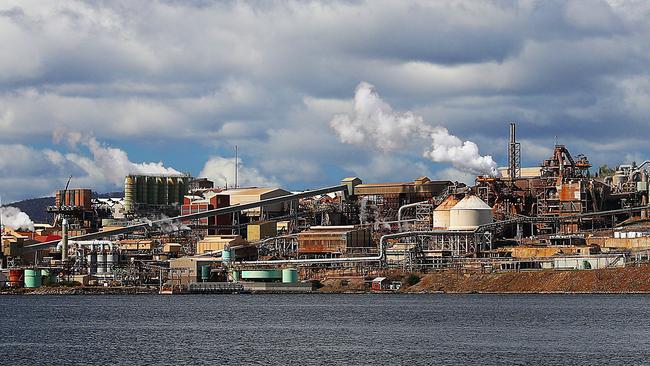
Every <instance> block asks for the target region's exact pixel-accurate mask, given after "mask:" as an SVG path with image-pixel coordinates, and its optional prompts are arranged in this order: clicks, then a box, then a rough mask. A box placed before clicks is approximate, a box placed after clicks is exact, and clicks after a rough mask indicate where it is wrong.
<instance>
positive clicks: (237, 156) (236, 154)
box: [235, 145, 239, 189]
mask: <svg viewBox="0 0 650 366" xmlns="http://www.w3.org/2000/svg"><path fill="white" fill-rule="evenodd" d="M238 170H239V149H238V148H237V145H235V189H237V183H238V182H237V173H238V172H237V171H238Z"/></svg>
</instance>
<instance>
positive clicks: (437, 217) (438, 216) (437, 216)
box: [433, 195, 458, 230]
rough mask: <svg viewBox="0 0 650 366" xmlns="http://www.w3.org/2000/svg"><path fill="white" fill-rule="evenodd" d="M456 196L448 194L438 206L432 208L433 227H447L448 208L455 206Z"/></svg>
mask: <svg viewBox="0 0 650 366" xmlns="http://www.w3.org/2000/svg"><path fill="white" fill-rule="evenodd" d="M457 203H458V198H456V196H454V195H449V196H447V198H445V200H444V201H442V203H441V204H440V205H438V207H436V208H435V209H434V210H433V227H434V228H436V229H445V230H446V229H447V228H448V227H449V210H451V208H452V207H454V206H456V204H457Z"/></svg>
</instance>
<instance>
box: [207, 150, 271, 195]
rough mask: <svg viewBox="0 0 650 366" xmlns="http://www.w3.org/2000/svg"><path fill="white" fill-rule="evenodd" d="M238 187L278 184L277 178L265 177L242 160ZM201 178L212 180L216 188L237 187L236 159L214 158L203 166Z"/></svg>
mask: <svg viewBox="0 0 650 366" xmlns="http://www.w3.org/2000/svg"><path fill="white" fill-rule="evenodd" d="M238 161H239V164H238V170H237V186H238V187H276V186H278V184H279V183H278V182H277V180H276V179H275V178H272V177H271V178H269V177H265V176H264V175H263V174H262V173H261V172H260V171H259V170H257V169H256V168H251V167H247V166H245V165H244V164H243V162H242V160H241V159H238ZM199 176H200V177H206V178H208V179H210V180H212V181H213V182H214V183H215V185H216V186H221V187H224V186H226V184H227V185H228V187H232V186H234V185H235V159H234V158H231V159H229V158H224V157H221V156H212V157H210V159H208V161H207V162H206V163H205V165H204V166H203V169H202V170H201V172H200V173H199Z"/></svg>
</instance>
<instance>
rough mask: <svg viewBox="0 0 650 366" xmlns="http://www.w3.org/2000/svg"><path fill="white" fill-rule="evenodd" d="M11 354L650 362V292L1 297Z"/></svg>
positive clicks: (119, 358)
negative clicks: (605, 293)
mask: <svg viewBox="0 0 650 366" xmlns="http://www.w3.org/2000/svg"><path fill="white" fill-rule="evenodd" d="M0 309H1V314H2V315H1V326H0V357H2V358H1V359H0V364H2V365H26V364H37V365H44V364H101V365H107V364H120V365H130V364H137V365H191V364H213V365H226V364H233V365H240V364H241V365H251V364H259V365H269V364H271V365H276V364H280V365H286V364H290V365H372V364H377V365H388V364H390V365H436V364H476V365H491V364H509V365H512V364H516V365H528V364H545V365H567V364H570V365H594V364H603V365H604V364H618V365H623V364H625V365H650V296H648V295H611V296H609V295H442V294H440V295H437V294H436V295H325V294H317V295H185V296H160V295H131V296H108V295H106V296H0Z"/></svg>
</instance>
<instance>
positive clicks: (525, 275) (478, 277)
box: [0, 265, 650, 296]
mask: <svg viewBox="0 0 650 366" xmlns="http://www.w3.org/2000/svg"><path fill="white" fill-rule="evenodd" d="M402 275H404V274H402ZM407 275H408V276H416V277H417V278H418V281H417V283H414V284H413V285H411V286H405V287H402V288H401V289H400V290H394V291H391V290H385V291H373V290H371V289H370V288H369V287H368V286H367V285H366V283H364V279H363V278H356V279H354V280H343V279H330V280H325V281H324V283H323V285H324V286H323V287H320V288H318V289H316V290H314V291H312V292H305V294H347V295H355V294H377V295H390V294H485V295H504V294H515V295H517V294H518V295H522V294H537V295H545V294H548V295H554V294H562V295H567V294H574V295H580V294H602V295H631V294H640V295H647V294H650V266H648V265H644V266H640V267H626V268H611V269H594V270H573V271H554V270H542V271H534V272H533V271H526V272H493V273H480V272H467V273H460V272H457V271H453V270H448V271H440V272H432V273H427V274H407ZM396 279H397V277H396ZM158 292H159V288H158V287H157V286H149V287H103V286H76V287H39V288H3V289H0V296H2V295H141V294H158ZM253 292H255V291H253ZM265 293H276V294H284V292H283V291H270V292H265ZM286 293H287V294H289V293H291V291H287V292H286ZM294 293H295V292H294Z"/></svg>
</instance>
